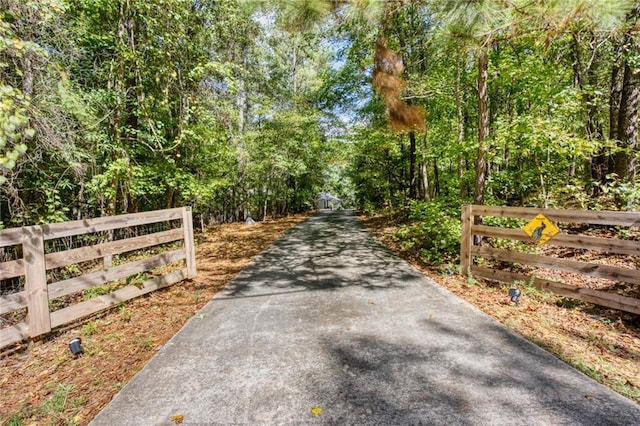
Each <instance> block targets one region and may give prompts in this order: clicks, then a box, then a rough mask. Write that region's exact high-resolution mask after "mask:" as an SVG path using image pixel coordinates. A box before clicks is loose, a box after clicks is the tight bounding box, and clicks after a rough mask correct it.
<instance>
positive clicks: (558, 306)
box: [363, 216, 640, 403]
mask: <svg viewBox="0 0 640 426" xmlns="http://www.w3.org/2000/svg"><path fill="white" fill-rule="evenodd" d="M363 219H364V221H365V223H366V225H367V228H368V229H369V231H370V232H372V233H373V234H374V235H375V236H376V237H377V238H378V240H380V241H381V242H382V243H383V244H385V245H386V246H387V247H389V248H390V249H391V250H393V251H394V252H396V253H398V254H399V255H400V256H401V257H403V258H405V259H406V260H407V261H409V262H410V263H411V264H413V266H414V267H416V268H417V269H418V270H420V271H421V272H423V273H424V274H425V275H427V276H429V277H431V278H432V279H434V280H435V281H436V282H438V283H439V284H440V285H442V286H443V287H445V288H447V289H448V290H449V291H451V292H453V293H455V294H456V295H458V296H460V297H461V298H463V299H465V300H466V301H467V302H469V303H471V304H473V305H475V306H477V307H478V308H479V309H481V310H482V311H484V312H485V313H487V314H489V315H491V316H492V317H494V318H496V319H497V320H498V321H500V322H501V323H503V324H505V325H506V326H507V327H509V328H510V329H512V330H514V331H515V332H517V333H519V334H520V335H522V336H523V337H525V338H526V339H528V340H530V341H532V342H534V343H536V344H537V345H539V346H541V347H542V348H544V349H546V350H548V351H549V352H551V353H553V354H555V355H556V356H558V357H559V358H560V359H562V360H564V361H565V362H567V363H568V364H570V365H572V366H574V367H575V368H577V369H578V370H580V371H582V372H583V373H585V374H587V375H588V376H590V377H592V378H593V379H595V380H597V381H599V382H600V383H602V384H604V385H606V386H608V387H610V388H611V389H613V390H615V391H616V392H618V393H620V394H622V395H624V396H626V397H627V398H629V399H631V400H634V401H635V402H637V403H640V316H638V315H633V314H627V313H623V312H620V311H615V310H610V309H604V308H601V307H598V306H595V305H592V304H590V303H583V302H580V301H576V300H571V299H565V298H562V297H560V296H556V295H553V294H550V293H546V292H541V291H538V290H537V289H535V288H533V287H530V286H527V285H526V284H524V285H523V287H522V288H521V290H522V296H521V299H520V303H519V304H518V305H517V306H516V305H515V304H514V303H512V302H511V300H510V298H509V296H508V290H509V287H510V285H509V284H500V283H489V282H483V281H476V280H473V279H471V280H468V279H466V278H463V277H461V276H460V275H458V274H456V273H455V272H454V271H456V270H457V269H456V268H457V265H445V266H444V267H437V268H434V267H431V266H429V265H425V264H424V263H422V262H420V260H419V259H418V258H417V257H416V256H414V255H413V254H412V253H410V252H403V251H402V250H401V249H400V247H399V245H398V244H397V242H396V241H395V240H394V239H393V234H394V232H395V231H396V230H397V229H398V226H397V224H396V223H394V219H392V218H391V217H388V216H376V217H369V218H363ZM566 275H569V274H566ZM564 278H565V281H566V280H567V277H564ZM569 278H570V277H569ZM634 296H635V295H634Z"/></svg>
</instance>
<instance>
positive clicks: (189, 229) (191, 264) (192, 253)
mask: <svg viewBox="0 0 640 426" xmlns="http://www.w3.org/2000/svg"><path fill="white" fill-rule="evenodd" d="M182 229H184V250H185V255H186V259H185V263H186V264H187V278H195V276H196V275H197V274H198V271H197V269H196V248H195V244H194V242H193V216H192V214H191V207H185V208H184V209H183V210H182Z"/></svg>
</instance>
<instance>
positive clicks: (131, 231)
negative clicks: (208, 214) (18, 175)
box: [0, 207, 196, 348]
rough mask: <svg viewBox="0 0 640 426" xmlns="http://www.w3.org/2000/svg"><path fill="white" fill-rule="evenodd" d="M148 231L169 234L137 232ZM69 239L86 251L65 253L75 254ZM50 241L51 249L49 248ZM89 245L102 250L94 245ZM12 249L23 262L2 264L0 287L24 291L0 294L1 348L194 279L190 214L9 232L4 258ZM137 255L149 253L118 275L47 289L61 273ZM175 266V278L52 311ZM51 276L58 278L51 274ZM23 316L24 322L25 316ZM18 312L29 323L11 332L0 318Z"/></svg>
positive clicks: (2, 242)
mask: <svg viewBox="0 0 640 426" xmlns="http://www.w3.org/2000/svg"><path fill="white" fill-rule="evenodd" d="M162 225H164V226H162ZM143 226H147V231H148V228H151V227H152V226H156V227H157V228H160V229H162V228H169V229H164V230H161V231H154V230H153V229H151V231H153V232H144V233H145V235H137V234H139V233H140V232H136V230H137V229H141V228H142V227H143ZM116 230H120V231H122V232H121V234H122V238H121V239H116V240H113V239H112V236H113V232H114V231H116ZM105 234H107V235H109V236H110V238H107V241H104V240H105V238H101V237H99V236H104V235H105ZM72 239H73V240H74V241H76V242H81V244H79V245H81V247H75V248H68V246H69V245H71V246H73V244H69V241H71V240H72ZM49 241H51V243H48V242H49ZM56 241H58V242H63V244H58V247H59V246H62V248H63V250H59V251H52V250H51V247H52V246H55V244H52V243H55V242H56ZM92 241H97V243H96V244H91V242H92ZM177 241H182V244H181V246H180V247H179V248H177V249H172V250H171V249H169V250H168V251H167V250H164V251H163V252H161V253H160V254H155V255H151V254H149V252H148V251H149V250H151V248H153V247H154V246H158V245H161V244H167V243H172V242H177ZM64 242H66V244H64ZM175 244H179V243H174V245H175ZM7 247H11V248H12V250H13V252H14V253H17V257H18V258H16V259H12V260H8V261H7V260H6V259H2V260H5V261H4V262H2V263H0V284H1V283H2V281H3V280H4V282H5V283H7V282H9V281H8V280H12V279H13V281H14V282H18V283H19V287H23V289H22V290H21V291H15V292H13V293H9V294H0V326H3V324H2V322H5V324H4V325H5V326H4V327H3V328H0V348H1V347H4V346H7V345H10V344H12V343H16V342H20V341H22V340H24V339H28V338H34V337H37V336H40V335H42V334H45V333H48V332H49V331H51V330H52V329H53V328H55V327H58V326H60V325H63V324H67V323H69V322H72V321H74V320H76V319H78V318H81V317H84V316H87V315H91V314H94V313H96V312H98V311H101V310H103V309H107V308H109V307H111V306H114V305H117V304H120V303H122V302H124V301H126V300H129V299H132V298H134V297H137V296H140V295H143V294H146V293H149V292H152V291H154V290H157V289H160V288H163V287H167V286H170V285H172V284H175V283H177V282H179V281H182V280H184V279H186V278H193V277H195V275H196V261H195V246H194V242H193V224H192V215H191V208H190V207H183V208H175V209H168V210H159V211H152V212H145V213H134V214H125V215H120V216H110V217H103V218H96V219H86V220H77V221H72V222H62V223H54V224H49V225H39V226H26V227H23V228H13V229H6V230H2V231H0V251H4V250H6V248H7ZM45 248H46V249H47V250H45ZM156 248H158V247H156ZM140 249H149V250H145V251H146V252H147V253H146V257H144V258H140V257H142V256H141V255H140V256H136V259H135V260H134V261H129V262H128V263H124V264H121V265H117V266H115V267H111V265H110V263H111V262H110V261H108V262H105V268H106V269H102V268H99V269H100V270H97V271H96V270H95V269H97V268H96V267H95V266H94V267H93V268H92V269H94V270H93V271H92V272H89V273H85V274H82V275H80V276H74V277H72V278H67V279H63V280H58V281H56V282H49V283H48V282H47V281H48V280H47V275H48V271H51V270H54V269H56V268H64V267H67V266H69V265H76V266H77V265H79V264H82V263H83V262H85V264H86V263H87V262H89V263H91V261H93V263H94V264H95V265H99V264H100V263H99V262H96V260H98V261H100V262H101V261H102V260H103V259H110V258H111V256H114V255H119V254H123V253H127V252H132V251H135V250H140ZM20 253H21V257H20ZM174 262H180V263H179V265H183V266H182V267H180V266H178V267H177V268H179V269H177V268H173V269H174V270H173V272H167V273H166V274H164V275H162V276H158V277H155V278H151V279H148V280H146V281H144V282H136V283H135V284H132V285H127V286H125V287H121V288H118V289H117V290H115V291H113V292H111V293H109V294H103V295H98V296H95V297H92V298H90V299H88V300H84V301H80V302H79V303H75V304H73V305H71V306H66V307H63V308H61V309H58V310H55V309H51V308H52V305H53V303H51V302H52V301H53V300H54V299H58V298H62V297H64V296H67V295H71V294H73V293H76V292H80V291H84V290H86V289H90V288H92V287H97V286H102V285H104V284H106V283H110V282H114V281H116V280H120V279H121V278H127V277H131V276H134V275H136V274H141V273H144V272H146V271H150V270H152V269H154V268H158V267H161V266H163V265H168V264H171V263H174ZM76 270H79V268H76ZM49 275H50V276H52V275H54V274H52V273H51V272H49ZM0 289H1V287H0ZM5 290H6V288H5ZM3 293H6V291H3ZM76 299H78V298H76ZM58 300H60V299H58ZM25 308H26V317H25V316H24V310H25ZM15 311H19V312H22V314H21V315H19V317H20V318H22V317H24V321H22V322H19V323H17V324H13V325H10V326H6V321H1V320H2V318H3V317H2V316H3V315H6V314H11V313H12V312H13V313H14V316H15V315H16V312H15ZM6 317H7V316H5V318H6ZM14 322H15V321H14Z"/></svg>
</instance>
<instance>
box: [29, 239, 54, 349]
mask: <svg viewBox="0 0 640 426" xmlns="http://www.w3.org/2000/svg"><path fill="white" fill-rule="evenodd" d="M22 256H23V258H24V280H25V285H24V286H25V290H26V293H27V309H28V313H29V319H28V324H29V336H30V337H36V336H39V335H41V334H44V333H48V332H49V331H51V317H50V315H49V293H48V290H47V271H46V268H45V262H44V238H43V235H42V228H41V227H40V226H25V227H23V228H22Z"/></svg>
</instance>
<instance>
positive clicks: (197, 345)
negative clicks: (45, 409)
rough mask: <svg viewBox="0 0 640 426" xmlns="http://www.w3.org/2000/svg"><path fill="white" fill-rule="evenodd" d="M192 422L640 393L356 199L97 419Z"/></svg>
mask: <svg viewBox="0 0 640 426" xmlns="http://www.w3.org/2000/svg"><path fill="white" fill-rule="evenodd" d="M174 416H183V417H182V418H180V417H174ZM172 418H173V420H172ZM180 419H182V424H184V425H213V424H220V425H271V424H287V425H289V424H295V425H306V424H310V425H313V424H331V425H627V426H628V425H638V424H640V406H639V405H637V404H635V403H634V402H632V401H630V400H628V399H625V398H623V397H622V396H620V395H618V394H616V393H614V392H613V391H611V390H609V389H608V388H606V387H604V386H601V385H600V384H598V383H596V382H595V381H593V380H591V379H590V378H588V377H587V376H585V375H583V374H582V373H580V372H578V371H577V370H575V369H573V368H571V367H569V366H568V365H566V364H565V363H563V362H561V361H559V360H558V359H556V358H555V357H554V356H552V355H550V354H549V353H547V352H545V351H544V350H542V349H540V348H538V347H537V346H535V345H533V344H531V343H529V342H528V341H526V340H524V339H522V338H520V337H519V336H517V335H515V334H514V333H512V332H510V331H509V330H507V329H506V328H505V327H503V326H502V325H501V324H499V323H498V322H496V321H495V320H493V319H491V318H490V317H488V316H487V315H485V314H483V313H481V312H480V311H478V310H477V309H476V308H474V307H473V306H471V305H469V304H467V303H466V302H464V301H463V300H461V299H459V298H458V297H456V296H455V295H453V294H451V293H449V292H448V291H446V290H444V289H442V288H441V287H439V286H438V285H437V284H436V283H434V282H433V281H431V280H429V279H428V278H425V277H424V276H422V275H421V274H420V273H418V272H417V271H416V270H414V269H413V268H412V267H411V266H410V265H408V264H407V263H405V262H404V261H402V260H401V259H399V258H398V257H396V256H395V255H394V254H392V253H391V252H389V251H388V250H386V249H385V248H384V247H383V246H382V245H380V244H379V243H377V242H376V241H375V240H374V239H373V238H372V237H371V236H370V235H369V234H368V233H367V232H366V230H365V228H364V226H363V225H362V223H361V222H360V221H359V220H358V219H357V217H355V216H354V215H353V214H352V213H351V212H324V213H321V214H319V215H317V216H314V217H312V218H310V219H308V220H306V221H305V222H303V223H301V224H300V225H298V226H296V227H295V228H293V229H292V230H290V231H289V232H287V233H286V234H285V235H284V236H283V237H282V238H280V239H279V240H278V241H277V242H275V243H274V244H273V245H271V246H270V247H269V248H268V249H267V250H265V251H264V252H263V253H262V254H261V255H260V256H259V257H258V258H256V260H255V261H254V262H253V263H252V264H251V265H250V266H249V267H247V268H246V269H245V270H244V271H243V272H242V273H241V274H240V275H239V276H238V277H237V278H236V280H234V281H233V282H232V283H230V284H229V285H228V286H227V287H226V289H225V290H224V291H222V292H221V293H219V294H218V295H216V296H215V297H214V298H213V299H212V300H211V302H209V303H208V304H207V305H206V306H205V307H204V308H203V309H202V311H200V313H198V314H197V315H196V316H195V317H193V318H192V319H191V320H190V321H189V322H188V323H187V324H186V325H185V326H184V328H183V329H182V330H181V331H180V332H179V333H178V334H176V335H175V336H174V337H173V339H172V340H171V341H170V342H169V343H168V344H167V345H165V347H163V348H162V349H161V350H160V351H159V352H158V354H157V355H156V356H155V357H154V358H153V359H152V360H151V362H150V363H149V364H148V365H147V366H146V367H145V369H144V370H143V371H141V372H140V373H138V374H137V375H136V376H135V377H134V378H133V380H132V381H131V382H130V383H129V384H127V385H126V386H125V387H124V388H123V389H122V391H121V392H120V393H119V394H118V395H117V396H116V397H115V398H114V400H113V401H112V402H111V403H110V404H109V405H108V406H107V407H106V408H105V409H104V410H103V411H102V412H101V413H100V414H99V415H98V416H97V417H96V418H95V419H94V421H93V422H92V424H93V425H95V426H98V425H172V424H175V422H177V421H179V420H180Z"/></svg>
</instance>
